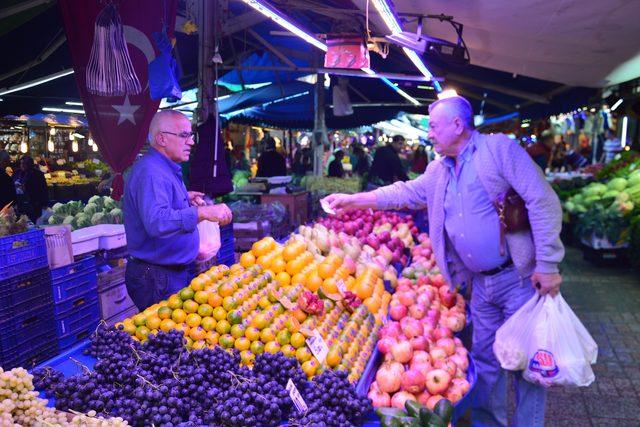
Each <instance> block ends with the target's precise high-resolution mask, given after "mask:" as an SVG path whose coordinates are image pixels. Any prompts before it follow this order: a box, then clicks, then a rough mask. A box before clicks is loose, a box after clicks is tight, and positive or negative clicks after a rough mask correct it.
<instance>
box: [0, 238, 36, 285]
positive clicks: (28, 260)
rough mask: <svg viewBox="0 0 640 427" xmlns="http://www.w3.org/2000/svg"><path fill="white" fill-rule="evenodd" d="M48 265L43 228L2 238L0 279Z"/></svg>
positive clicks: (0, 244)
mask: <svg viewBox="0 0 640 427" xmlns="http://www.w3.org/2000/svg"><path fill="white" fill-rule="evenodd" d="M47 266H48V261H47V245H46V243H45V240H44V231H43V230H30V231H27V232H26V233H20V234H13V235H11V236H5V237H2V238H0V280H6V279H9V278H11V277H14V276H18V275H20V274H23V273H27V272H29V271H33V270H38V269H40V268H43V267H47Z"/></svg>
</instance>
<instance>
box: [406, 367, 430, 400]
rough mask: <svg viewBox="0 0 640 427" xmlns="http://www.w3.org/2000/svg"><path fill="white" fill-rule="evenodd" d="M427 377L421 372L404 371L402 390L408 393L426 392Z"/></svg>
mask: <svg viewBox="0 0 640 427" xmlns="http://www.w3.org/2000/svg"><path fill="white" fill-rule="evenodd" d="M425 381H426V379H425V377H424V375H422V373H421V372H419V371H417V370H414V369H409V370H408V371H404V372H403V373H402V376H401V383H402V385H401V388H402V390H405V391H408V392H409V393H413V394H415V393H420V392H421V391H422V390H424V386H425Z"/></svg>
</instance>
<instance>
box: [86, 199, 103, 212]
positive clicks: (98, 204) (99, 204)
mask: <svg viewBox="0 0 640 427" xmlns="http://www.w3.org/2000/svg"><path fill="white" fill-rule="evenodd" d="M89 203H93V204H94V205H96V208H97V209H98V211H101V210H102V208H103V205H104V203H103V200H102V197H100V196H93V197H91V198H90V199H89Z"/></svg>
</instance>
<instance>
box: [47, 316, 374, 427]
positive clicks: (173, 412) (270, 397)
mask: <svg viewBox="0 0 640 427" xmlns="http://www.w3.org/2000/svg"><path fill="white" fill-rule="evenodd" d="M122 333H124V331H121V330H116V329H113V328H112V329H105V328H102V329H99V330H98V331H97V332H96V334H95V336H94V337H93V338H92V344H91V347H90V350H89V352H90V354H97V355H98V360H97V362H96V364H95V366H94V370H93V372H91V371H89V370H88V369H86V370H84V372H83V373H81V374H78V375H75V376H73V377H70V378H63V377H62V374H60V373H58V372H55V371H53V370H51V369H44V370H42V371H41V372H40V371H39V372H37V374H36V382H37V384H38V389H41V390H46V391H47V393H48V395H49V396H50V397H55V398H56V407H57V408H58V409H60V410H75V411H78V412H85V413H86V412H88V411H90V410H95V411H96V412H97V413H98V415H100V416H105V417H118V416H119V417H122V418H124V419H125V420H127V421H128V422H129V423H130V424H131V425H133V426H146V425H151V424H153V425H155V426H158V427H159V426H181V427H187V426H204V425H216V426H227V427H235V426H249V425H250V426H256V427H262V426H264V427H268V426H277V425H279V424H280V422H281V420H282V419H286V418H287V417H289V416H291V417H292V419H294V420H297V421H298V422H297V423H298V424H302V425H307V424H308V425H317V426H333V425H336V426H351V425H357V424H358V423H359V420H360V419H361V417H362V414H363V413H365V412H366V411H367V410H368V409H369V402H368V400H366V398H365V399H359V398H357V397H356V396H355V390H354V389H353V387H352V386H351V385H350V384H349V382H348V381H347V379H346V374H345V375H343V374H342V373H340V374H335V373H333V372H325V373H323V374H322V375H320V376H318V377H316V379H314V381H312V382H311V381H307V379H306V376H305V374H304V372H303V371H302V369H301V368H300V365H299V364H298V362H297V361H296V360H295V359H293V358H288V357H286V356H284V355H283V354H281V353H277V354H262V355H259V356H258V357H256V360H255V364H254V367H253V369H249V368H247V367H242V366H240V355H239V353H238V352H237V351H235V350H234V351H225V350H223V349H222V348H220V347H215V348H213V349H209V348H205V349H202V350H193V351H188V350H187V349H186V347H185V345H184V337H183V335H182V332H180V331H170V332H166V333H165V332H160V333H158V334H156V335H152V336H150V337H149V339H147V340H146V341H145V342H144V343H138V342H135V341H134V340H132V339H131V338H130V337H129V336H128V335H126V333H124V334H125V336H123V335H122ZM124 338H126V339H124ZM289 379H292V381H293V382H294V383H295V385H296V387H297V388H298V390H299V391H300V392H301V393H302V395H303V397H304V398H305V399H306V400H307V403H308V404H309V412H308V413H306V414H299V413H297V411H296V410H295V409H293V404H292V401H291V399H290V398H289V393H288V392H287V390H286V385H287V381H288V380H289ZM331 420H335V422H334V421H331ZM323 423H324V424H323Z"/></svg>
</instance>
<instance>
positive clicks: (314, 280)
mask: <svg viewBox="0 0 640 427" xmlns="http://www.w3.org/2000/svg"><path fill="white" fill-rule="evenodd" d="M320 286H322V277H320V276H318V273H316V272H313V273H311V274H310V275H309V277H307V289H309V290H310V291H311V292H317V291H318V289H320Z"/></svg>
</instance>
